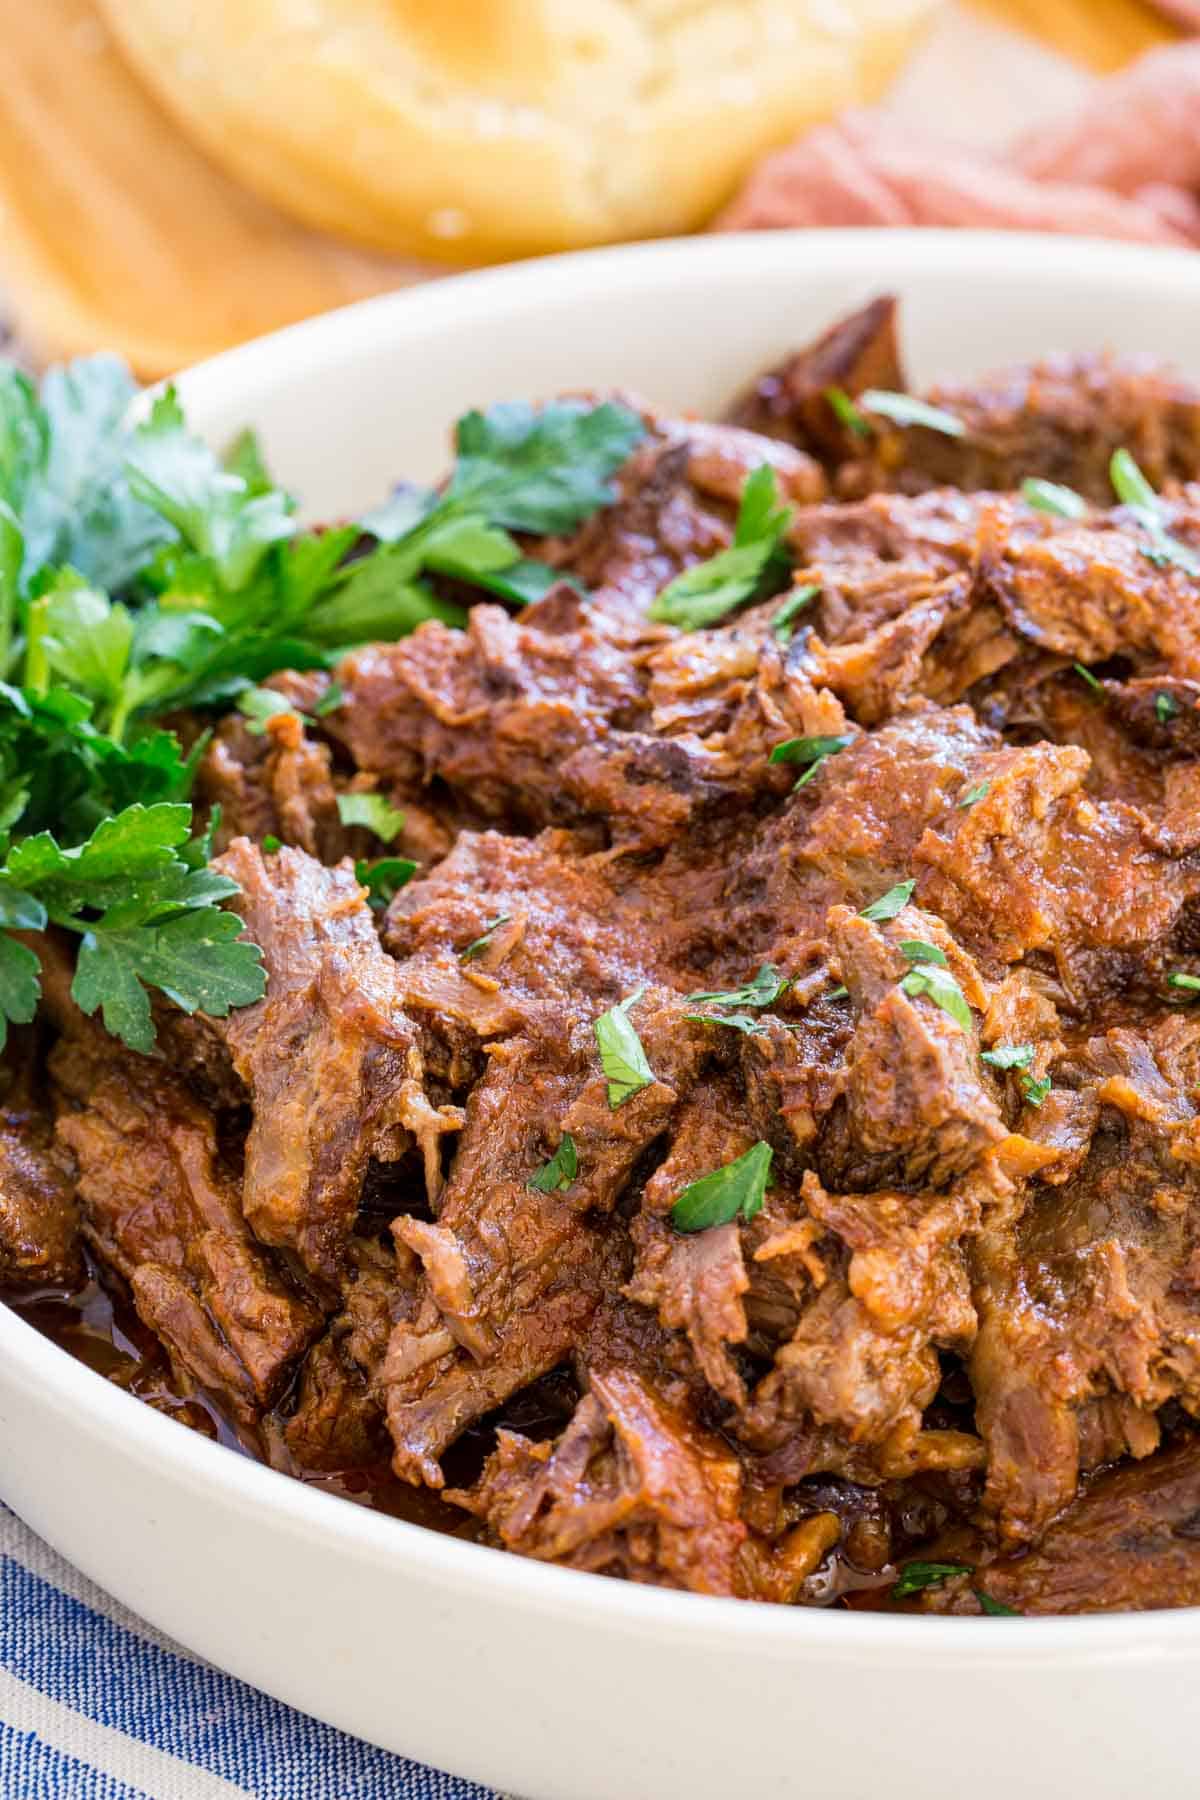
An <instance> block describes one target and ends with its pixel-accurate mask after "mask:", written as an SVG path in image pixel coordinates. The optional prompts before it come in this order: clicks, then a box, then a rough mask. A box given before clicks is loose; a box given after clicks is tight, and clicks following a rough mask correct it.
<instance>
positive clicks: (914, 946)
mask: <svg viewBox="0 0 1200 1800" xmlns="http://www.w3.org/2000/svg"><path fill="white" fill-rule="evenodd" d="M900 948H901V950H902V951H903V952H904V954H905V956H907V958H908V960H909V962H911V963H938V964H940V965H941V967H942V968H943V969H944V968H945V967H946V952H945V951H944V950H939V949H938V947H937V945H936V944H927V943H926V942H925V941H924V939H923V938H905V939H904V940H903V942H902V943H901V945H900Z"/></svg>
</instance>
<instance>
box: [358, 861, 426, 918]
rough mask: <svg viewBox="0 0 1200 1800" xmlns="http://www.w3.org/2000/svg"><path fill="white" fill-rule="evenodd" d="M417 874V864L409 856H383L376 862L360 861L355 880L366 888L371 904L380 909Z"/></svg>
mask: <svg viewBox="0 0 1200 1800" xmlns="http://www.w3.org/2000/svg"><path fill="white" fill-rule="evenodd" d="M416 872H417V865H416V863H415V862H411V861H410V860H409V858H408V857H407V856H381V857H379V859H378V860H377V861H376V862H366V861H364V860H362V859H360V860H359V861H358V862H356V863H355V865H354V878H355V880H356V881H358V882H359V883H361V885H362V886H363V887H365V888H366V890H367V898H368V900H369V901H370V904H371V905H372V906H380V907H382V906H386V905H387V904H388V902H389V901H390V900H391V898H392V896H393V894H396V893H398V892H399V890H400V889H401V888H402V887H404V886H406V885H407V883H408V882H410V881H411V880H412V878H413V876H414V875H415V874H416Z"/></svg>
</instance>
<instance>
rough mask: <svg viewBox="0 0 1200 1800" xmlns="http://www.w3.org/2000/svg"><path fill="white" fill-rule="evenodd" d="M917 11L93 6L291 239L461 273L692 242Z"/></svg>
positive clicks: (564, 1) (540, 2)
mask: <svg viewBox="0 0 1200 1800" xmlns="http://www.w3.org/2000/svg"><path fill="white" fill-rule="evenodd" d="M936 4H937V0H700V3H697V0H102V10H103V12H104V14H105V16H106V18H107V19H108V22H109V24H110V26H111V28H112V30H113V31H114V32H115V33H116V34H117V37H118V39H119V41H120V42H121V44H122V46H123V47H124V49H125V52H126V54H127V55H128V56H129V57H130V58H131V60H132V62H133V63H134V64H135V66H136V68H137V70H138V72H139V73H140V75H141V76H142V78H143V80H145V81H146V82H147V83H148V84H149V85H150V87H151V89H152V90H153V91H154V92H155V93H156V94H157V95H158V96H159V98H160V99H161V100H162V101H164V102H165V104H166V105H167V106H168V107H169V108H170V109H171V110H172V112H173V113H174V114H175V116H176V117H177V118H178V119H179V120H180V121H181V123H182V124H183V125H184V126H185V128H186V129H187V130H188V132H189V133H191V135H192V136H193V137H194V138H195V139H196V140H197V141H198V142H200V143H201V144H203V145H204V147H205V148H206V149H207V150H208V152H209V153H210V154H211V155H212V156H213V157H214V158H215V159H216V160H217V161H218V163H220V164H221V165H222V167H224V168H225V169H226V170H228V171H229V172H230V173H232V174H234V175H236V176H237V177H238V178H239V179H240V180H242V181H244V182H245V183H246V184H247V185H248V186H249V187H251V188H253V189H255V190H256V191H257V192H258V193H260V194H262V195H263V196H265V197H266V198H267V199H270V200H272V201H274V202H275V203H276V204H278V205H280V206H282V207H284V208H286V209H287V210H288V211H290V212H291V213H292V214H293V215H295V216H296V217H297V218H299V219H302V220H304V221H305V222H306V223H308V224H310V225H318V226H321V227H323V228H325V229H327V230H330V231H335V232H340V233H342V234H343V235H346V236H348V237H350V238H352V239H355V240H357V241H358V242H360V243H362V244H367V245H371V246H374V247H375V248H377V249H383V250H390V251H400V252H404V253H406V254H410V255H418V256H433V257H438V258H441V259H444V260H447V261H452V262H478V261H488V260H494V259H501V258H506V257H511V256H518V255H524V254H530V253H537V252H541V251H550V250H565V249H572V248H575V247H578V246H580V245H584V244H595V243H602V242H606V241H609V240H612V239H618V238H639V237H655V236H659V235H662V234H664V233H669V232H676V231H686V230H690V229H693V228H695V227H696V226H699V225H701V224H703V223H704V222H705V221H706V220H707V219H708V218H709V217H710V216H711V215H712V213H713V212H715V210H716V209H717V207H718V206H720V205H721V204H722V203H723V202H724V201H725V200H727V199H728V198H729V196H730V195H731V193H732V192H733V191H734V189H735V188H736V187H737V185H738V183H739V181H740V180H741V178H742V177H743V176H744V175H745V173H746V171H747V169H748V168H749V166H750V164H751V163H753V161H754V159H755V158H756V157H757V156H759V155H760V154H761V153H762V152H763V151H764V150H767V149H770V148H771V147H773V146H774V145H777V144H779V143H782V142H784V141H785V140H786V139H787V138H789V137H791V136H793V135H794V134H795V133H796V132H797V131H799V130H801V129H802V128H803V127H805V126H806V125H808V124H811V123H812V122H813V121H814V120H816V119H820V118H824V117H826V116H827V115H829V114H830V113H833V112H836V111H837V110H838V109H839V108H841V107H843V106H847V105H851V104H857V103H860V102H862V101H866V100H870V99H872V98H874V97H875V95H876V94H877V93H878V91H879V90H880V88H881V87H882V86H883V84H884V82H885V81H886V79H887V78H888V76H889V75H890V74H891V73H892V71H893V70H894V68H895V66H896V64H897V62H898V61H899V59H900V58H901V57H902V56H903V55H904V53H905V52H906V51H907V50H908V48H909V46H910V44H911V43H912V41H913V39H914V35H915V33H916V32H917V30H918V29H919V27H920V26H921V25H922V23H923V22H924V21H925V19H926V18H927V17H928V16H929V15H930V13H931V12H932V11H933V10H934V7H935V6H936Z"/></svg>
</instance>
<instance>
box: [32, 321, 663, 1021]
mask: <svg viewBox="0 0 1200 1800" xmlns="http://www.w3.org/2000/svg"><path fill="white" fill-rule="evenodd" d="M135 395H136V389H135V386H134V383H133V381H132V379H131V378H130V376H129V374H128V372H127V371H126V370H125V369H124V367H123V366H122V365H121V364H120V363H119V362H118V361H117V360H116V359H115V358H112V357H92V358H85V359H83V360H81V361H79V362H76V363H72V364H71V365H70V366H69V367H68V368H65V369H60V370H54V371H51V373H50V374H49V375H47V376H46V378H45V380H44V381H43V383H42V386H41V391H40V393H39V392H38V391H37V390H36V389H35V388H34V386H33V384H32V383H31V382H29V381H28V380H27V378H26V377H25V376H24V375H23V374H21V373H20V372H19V371H17V370H16V369H15V368H13V367H12V366H11V365H8V364H3V363H0V1039H2V1038H3V1035H4V1033H5V1032H6V1031H7V1028H8V1025H9V1024H10V1023H21V1022H24V1021H26V1020H28V1019H29V1018H30V1017H32V1012H33V1009H34V1008H35V1007H36V1004H37V998H38V980H39V977H38V964H37V958H36V956H35V955H34V952H33V951H32V950H31V949H30V948H29V947H28V946H27V945H26V944H23V943H21V942H19V941H18V940H17V939H15V938H13V937H11V936H9V935H8V933H9V932H11V931H15V930H21V931H25V932H37V931H40V930H44V929H46V928H47V927H48V926H50V925H55V926H58V927H60V928H63V929H67V930H70V931H72V932H74V933H75V934H76V935H77V936H78V937H79V939H80V950H79V958H78V968H77V972H76V976H75V986H74V990H73V991H74V993H75V997H76V999H77V1000H78V1001H79V1003H80V1005H81V1006H83V1007H84V1008H85V1010H86V1011H88V1012H95V1011H99V1012H100V1013H101V1014H102V1016H103V1018H104V1021H105V1024H106V1025H107V1026H108V1028H109V1029H110V1030H111V1031H113V1032H115V1033H116V1034H117V1035H118V1036H119V1037H121V1038H123V1040H124V1041H125V1042H126V1043H128V1044H130V1045H132V1046H133V1047H134V1048H136V1049H147V1048H149V1046H150V1044H151V1042H152V1041H153V1030H152V1024H151V1012H150V1001H149V990H151V989H158V990H160V991H161V992H163V993H166V994H167V995H168V996H170V998H172V999H173V1000H174V1001H175V1002H176V1003H177V1004H178V1005H180V1006H182V1007H184V1008H185V1009H186V1010H189V1011H194V1010H197V1009H200V1010H204V1011H206V1012H210V1013H214V1014H216V1015H218V1016H220V1015H222V1014H223V1013H224V1012H226V1011H228V1010H229V1008H230V1007H231V1006H239V1005H245V1004H247V1003H248V1002H250V1001H252V1000H254V999H257V998H258V997H259V995H260V994H261V993H262V991H263V986H262V984H263V974H262V969H261V960H260V958H259V954H258V952H257V950H256V949H255V948H254V946H253V945H250V944H246V943H243V942H241V941H240V939H239V933H240V930H241V926H240V922H239V920H238V919H237V917H236V915H234V914H232V913H228V912H226V911H224V910H222V907H223V903H224V902H225V901H226V900H228V899H229V898H230V897H231V896H232V895H233V894H234V893H236V891H237V890H236V886H235V884H234V883H233V882H231V881H230V880H229V879H228V878H227V877H225V876H220V875H217V874H215V873H213V872H212V871H211V870H208V869H207V868H206V867H205V863H206V861H207V856H208V843H207V840H204V839H199V838H196V837H195V836H194V835H193V825H192V813H191V807H190V804H189V799H188V797H189V793H190V789H191V785H192V780H193V777H194V775H195V771H196V768H197V765H198V763H199V760H200V758H201V756H202V755H203V753H204V748H205V745H206V742H207V738H208V733H207V732H205V731H203V730H200V731H199V732H198V733H197V735H195V736H194V738H193V740H192V742H191V747H190V749H189V751H188V752H187V753H186V754H185V753H184V751H183V749H182V747H181V745H180V743H179V740H178V739H177V738H176V736H175V735H174V734H173V733H172V732H170V731H166V730H163V729H160V728H158V726H157V721H158V720H160V719H162V718H163V717H164V715H168V714H175V713H178V712H180V711H184V710H191V711H193V712H196V711H199V712H200V714H201V715H202V716H203V714H204V713H206V712H220V711H223V710H225V709H227V708H228V707H230V706H231V705H233V704H235V703H237V704H239V705H240V706H241V709H242V711H243V713H244V714H245V716H246V718H247V721H248V723H249V727H250V729H251V730H252V731H258V732H262V731H263V730H265V729H266V726H267V723H268V721H269V719H270V718H271V717H273V716H274V715H276V714H277V713H280V712H285V711H291V710H293V709H292V708H291V706H290V704H289V702H288V701H287V700H286V699H284V698H283V697H282V696H281V695H278V694H275V693H274V692H273V691H271V690H270V689H267V688H264V687H262V686H261V683H262V682H263V681H264V680H266V678H267V677H268V676H270V675H272V674H274V673H276V672H277V671H278V670H281V669H286V668H292V669H304V668H318V667H324V666H327V665H328V664H329V663H330V662H332V661H333V660H334V659H335V657H336V656H337V655H338V654H339V653H340V651H341V650H342V649H344V648H346V647H349V646H350V645H353V644H356V643H362V642H364V641H367V640H370V639H377V638H392V637H397V636H400V635H402V634H403V633H405V632H407V631H411V630H413V629H414V628H415V626H417V625H418V624H420V623H422V622H423V621H424V620H427V619H440V620H442V621H443V622H444V623H446V624H448V625H461V624H463V623H465V620H466V612H465V610H464V608H463V607H461V606H460V605H458V604H457V603H455V602H453V601H450V600H447V599H445V598H444V597H442V596H441V595H439V593H438V592H437V591H436V589H435V587H434V586H433V585H432V583H431V579H430V578H431V577H438V576H447V577H453V578H454V579H455V580H456V581H458V582H459V583H467V584H470V585H473V586H476V587H480V588H483V589H484V590H487V591H494V592H498V593H501V594H503V595H504V597H505V598H508V599H510V600H513V601H515V602H523V601H524V600H526V599H529V598H531V597H534V596H535V595H536V594H537V593H539V592H544V591H545V589H546V588H547V587H548V586H549V585H550V583H551V582H552V581H553V580H554V579H556V577H555V574H554V571H553V570H551V569H548V568H545V567H543V566H542V565H540V564H536V563H533V562H531V561H530V560H529V559H528V558H526V557H525V556H524V555H523V553H522V551H521V549H520V547H519V546H518V544H517V543H516V541H515V539H513V538H512V537H511V536H510V530H514V531H531V532H558V531H565V530H570V529H573V528H574V526H576V525H578V524H579V523H581V522H582V521H583V520H584V519H585V518H586V517H588V516H589V514H590V513H591V512H593V511H595V510H596V508H597V507H599V506H602V505H605V504H606V503H607V502H608V501H609V500H610V499H611V498H612V497H613V492H612V487H611V477H612V475H613V474H614V473H615V471H616V469H617V468H618V467H619V466H620V464H621V462H623V461H624V459H625V458H626V456H627V455H628V454H629V452H630V450H631V449H632V448H633V446H634V444H635V443H636V442H637V441H638V439H639V438H640V437H641V436H642V435H643V431H644V427H643V425H642V423H641V420H640V419H638V418H637V416H636V415H635V414H634V413H632V412H630V411H629V410H628V409H627V408H625V407H622V406H617V405H611V404H605V405H601V406H591V405H588V404H586V403H583V402H579V403H575V402H563V403H558V404H555V405H551V406H547V407H544V408H542V409H540V410H536V411H535V410H534V409H533V408H530V407H494V408H492V409H491V411H490V412H487V413H472V414H469V415H468V416H467V418H465V419H464V420H463V421H461V423H460V426H459V430H458V437H457V459H456V462H455V466H454V469H453V471H452V473H451V476H450V478H449V480H448V482H447V484H446V487H445V489H444V490H443V491H442V492H441V493H440V494H437V495H429V494H421V495H419V496H418V497H417V499H416V501H415V502H414V503H413V504H412V505H411V506H410V509H409V516H408V518H407V520H406V521H400V522H397V519H396V516H395V514H396V508H395V507H393V509H392V522H391V525H390V526H385V525H383V524H382V523H379V522H377V527H376V541H375V542H374V543H373V544H372V543H370V542H364V535H363V530H362V528H361V527H360V526H358V525H347V526H344V527H339V528H337V529H334V530H325V531H322V530H316V531H303V530H301V529H300V528H299V527H298V525H297V522H296V519H295V515H294V509H293V506H292V502H291V500H290V498H289V497H288V495H287V494H286V493H284V492H283V490H281V489H280V488H278V487H277V486H276V485H275V483H273V482H272V480H271V478H270V476H269V474H268V473H267V470H266V468H265V466H264V464H263V459H262V455H261V452H260V451H259V448H258V445H257V443H256V441H255V440H254V437H253V435H252V434H250V433H243V434H242V436H241V438H240V439H239V440H238V442H237V444H236V445H235V446H234V447H233V449H232V451H231V452H230V454H229V456H227V457H226V459H225V460H224V462H222V461H221V460H220V459H219V458H218V457H217V456H215V455H214V453H213V452H212V451H211V450H210V449H209V448H208V447H207V446H206V445H205V444H204V443H203V442H202V441H201V440H200V439H198V438H196V437H195V436H193V435H192V433H190V432H189V430H188V428H187V423H186V420H185V418H184V415H183V411H182V409H181V407H180V404H179V401H178V398H177V396H176V395H175V393H174V392H173V391H172V390H171V389H167V390H166V391H165V392H163V393H161V394H159V395H158V396H157V398H156V399H155V400H154V402H153V404H152V406H151V407H150V409H149V412H148V414H147V415H146V416H145V417H144V418H143V419H142V420H141V421H140V422H136V421H134V420H133V415H132V411H131V408H132V402H133V401H134V399H135ZM340 703H341V696H340V694H338V693H337V691H336V684H335V685H334V688H333V689H331V690H330V691H329V692H328V693H327V694H326V696H325V698H324V699H323V700H322V701H321V702H320V703H319V704H318V706H317V707H316V709H315V712H316V714H318V715H320V714H323V713H324V712H325V711H326V710H329V709H332V708H333V707H336V706H337V705H339V704H340ZM307 722H308V723H312V721H311V720H309V721H307ZM339 810H340V811H341V813H342V816H343V819H344V820H345V822H347V823H351V824H362V825H366V826H368V827H369V828H370V829H371V830H373V831H374V832H375V833H376V835H377V836H378V837H380V838H381V839H382V840H383V842H385V843H388V842H390V841H392V839H393V838H394V837H395V835H396V833H397V832H398V830H399V828H400V825H401V823H402V818H401V815H400V814H399V813H397V812H396V811H395V809H393V808H392V807H391V806H390V805H389V803H388V801H387V800H386V797H384V796H382V795H379V794H352V795H343V796H342V799H341V802H340V803H339ZM414 868H415V865H414V864H412V863H411V862H409V861H407V860H406V859H404V858H401V857H383V858H380V859H379V860H378V861H376V862H373V863H364V864H360V865H359V876H360V879H361V880H362V881H363V884H364V886H366V887H367V889H368V892H369V895H370V898H371V901H372V904H375V905H382V904H386V902H387V900H388V899H390V898H391V896H392V894H394V893H395V891H396V890H397V889H398V888H399V887H400V886H401V885H403V883H404V882H405V881H406V880H407V879H409V878H410V876H411V875H412V874H413V872H414Z"/></svg>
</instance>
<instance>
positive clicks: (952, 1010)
mask: <svg viewBox="0 0 1200 1800" xmlns="http://www.w3.org/2000/svg"><path fill="white" fill-rule="evenodd" d="M900 986H901V988H902V989H903V991H904V992H905V993H906V994H908V995H909V996H910V997H912V998H916V997H918V996H921V995H923V996H924V997H925V998H926V999H929V1000H932V1001H933V1003H934V1005H935V1006H940V1007H941V1009H942V1011H943V1012H944V1013H948V1014H949V1016H950V1017H951V1018H952V1019H953V1020H954V1021H955V1023H956V1024H957V1025H961V1026H962V1028H963V1030H964V1031H972V1030H974V1020H973V1019H972V1017H971V1009H970V1007H969V1006H968V1005H967V1000H966V995H965V994H964V993H963V991H962V989H961V988H960V987H959V985H958V983H957V981H955V979H954V977H953V975H951V973H950V971H949V969H941V968H938V967H937V965H936V964H933V965H931V966H929V967H925V968H919V969H910V970H909V971H908V974H907V975H906V976H905V977H904V979H903V980H902V981H901V983H900Z"/></svg>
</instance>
